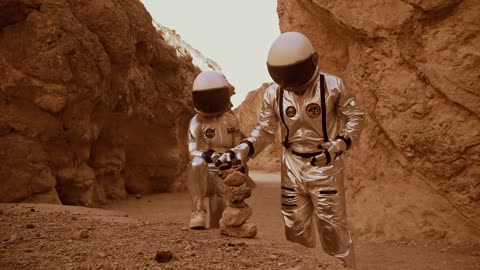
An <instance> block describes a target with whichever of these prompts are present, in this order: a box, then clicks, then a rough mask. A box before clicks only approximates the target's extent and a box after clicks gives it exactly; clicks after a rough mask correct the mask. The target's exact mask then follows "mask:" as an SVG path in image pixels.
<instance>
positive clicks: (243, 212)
mask: <svg viewBox="0 0 480 270" xmlns="http://www.w3.org/2000/svg"><path fill="white" fill-rule="evenodd" d="M247 182H248V176H247V175H245V174H243V173H241V172H238V171H234V172H232V173H230V174H229V175H228V176H227V177H226V178H225V180H223V183H224V184H225V186H226V188H225V198H226V199H227V202H228V205H227V207H226V208H225V210H224V211H223V214H222V218H221V219H220V232H221V233H222V234H225V235H229V236H233V237H246V238H251V237H255V236H256V235H257V225H255V224H254V223H251V222H249V221H248V219H249V218H250V216H252V212H253V210H252V208H251V207H250V206H249V205H248V204H246V203H245V199H247V198H250V196H251V195H252V189H251V188H249V187H246V186H245V185H246V183H247Z"/></svg>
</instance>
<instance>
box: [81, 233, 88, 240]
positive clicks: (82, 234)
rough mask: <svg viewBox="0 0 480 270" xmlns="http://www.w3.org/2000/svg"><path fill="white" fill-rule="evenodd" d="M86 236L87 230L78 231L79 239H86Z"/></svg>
mask: <svg viewBox="0 0 480 270" xmlns="http://www.w3.org/2000/svg"><path fill="white" fill-rule="evenodd" d="M88 237H89V235H88V231H82V232H81V233H80V238H81V239H87V238H88Z"/></svg>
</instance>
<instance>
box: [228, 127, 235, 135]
mask: <svg viewBox="0 0 480 270" xmlns="http://www.w3.org/2000/svg"><path fill="white" fill-rule="evenodd" d="M233 132H235V128H231V127H230V128H227V133H228V134H233Z"/></svg>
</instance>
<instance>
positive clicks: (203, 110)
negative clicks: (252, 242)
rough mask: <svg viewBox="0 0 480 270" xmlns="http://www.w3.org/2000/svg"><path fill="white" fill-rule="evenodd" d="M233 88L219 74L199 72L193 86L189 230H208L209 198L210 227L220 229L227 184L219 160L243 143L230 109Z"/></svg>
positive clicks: (189, 137)
mask: <svg viewBox="0 0 480 270" xmlns="http://www.w3.org/2000/svg"><path fill="white" fill-rule="evenodd" d="M230 90H231V89H230V85H229V84H228V82H227V80H226V79H225V77H224V76H223V74H220V73H218V72H214V71H204V72H202V73H200V74H199V75H198V76H197V77H196V79H195V81H194V85H193V92H192V99H193V103H194V107H195V110H196V111H197V114H196V115H195V116H194V117H193V118H192V119H191V121H190V125H189V129H188V149H189V151H190V160H191V162H190V163H189V166H188V180H187V186H188V190H189V192H190V195H191V197H192V216H191V219H190V228H192V229H204V228H206V227H207V226H206V212H207V211H206V210H207V209H206V207H205V205H204V199H205V198H207V197H208V198H209V209H210V211H209V212H210V226H209V227H210V228H218V227H219V220H220V218H221V215H222V212H223V210H224V208H225V199H224V184H223V181H222V178H221V177H220V176H219V169H218V168H217V167H215V165H214V163H215V161H216V160H217V158H218V157H219V156H220V155H221V154H223V153H225V152H226V151H227V150H228V149H230V148H231V147H233V146H235V145H237V144H239V143H240V141H241V138H242V137H241V133H240V128H239V125H238V121H237V118H236V117H235V116H234V115H233V112H232V111H231V109H230V107H231V104H230V95H231V92H230Z"/></svg>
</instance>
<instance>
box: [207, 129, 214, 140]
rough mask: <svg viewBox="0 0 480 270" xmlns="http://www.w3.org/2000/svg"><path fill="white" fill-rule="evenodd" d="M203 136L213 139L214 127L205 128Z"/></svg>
mask: <svg viewBox="0 0 480 270" xmlns="http://www.w3.org/2000/svg"><path fill="white" fill-rule="evenodd" d="M205 137H206V138H208V139H213V137H215V129H213V128H207V129H206V130H205Z"/></svg>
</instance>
